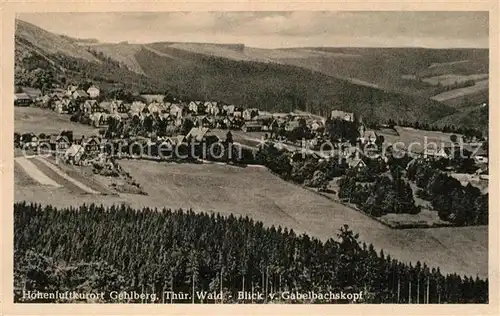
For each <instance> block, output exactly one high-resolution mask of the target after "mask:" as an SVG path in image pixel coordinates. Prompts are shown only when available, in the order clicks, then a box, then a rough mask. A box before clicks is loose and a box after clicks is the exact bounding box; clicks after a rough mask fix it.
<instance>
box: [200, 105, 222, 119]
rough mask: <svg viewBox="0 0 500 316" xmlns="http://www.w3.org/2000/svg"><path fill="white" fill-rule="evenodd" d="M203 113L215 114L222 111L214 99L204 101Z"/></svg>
mask: <svg viewBox="0 0 500 316" xmlns="http://www.w3.org/2000/svg"><path fill="white" fill-rule="evenodd" d="M204 106H205V113H207V114H210V115H213V116H216V115H219V113H221V112H222V108H221V106H220V105H219V104H218V103H217V102H215V101H208V102H205V104H204Z"/></svg>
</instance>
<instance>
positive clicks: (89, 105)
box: [83, 100, 101, 113]
mask: <svg viewBox="0 0 500 316" xmlns="http://www.w3.org/2000/svg"><path fill="white" fill-rule="evenodd" d="M100 110H101V107H100V104H99V103H98V102H97V100H86V101H85V103H84V104H83V112H84V113H96V112H99V111H100Z"/></svg>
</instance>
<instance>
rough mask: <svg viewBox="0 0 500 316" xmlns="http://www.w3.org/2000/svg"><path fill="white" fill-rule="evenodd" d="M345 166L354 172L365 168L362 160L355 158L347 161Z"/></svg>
mask: <svg viewBox="0 0 500 316" xmlns="http://www.w3.org/2000/svg"><path fill="white" fill-rule="evenodd" d="M347 165H348V167H349V169H356V170H360V169H362V168H364V167H366V163H365V162H364V161H363V160H362V159H360V158H357V157H354V158H349V159H347Z"/></svg>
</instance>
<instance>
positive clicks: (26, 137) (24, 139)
mask: <svg viewBox="0 0 500 316" xmlns="http://www.w3.org/2000/svg"><path fill="white" fill-rule="evenodd" d="M20 143H21V146H24V147H26V148H37V147H38V144H39V143H40V140H39V138H38V136H36V135H35V134H34V133H26V134H22V135H21V137H20Z"/></svg>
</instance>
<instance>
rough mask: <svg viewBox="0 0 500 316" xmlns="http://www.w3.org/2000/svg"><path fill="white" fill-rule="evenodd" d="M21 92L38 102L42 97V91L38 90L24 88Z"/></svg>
mask: <svg viewBox="0 0 500 316" xmlns="http://www.w3.org/2000/svg"><path fill="white" fill-rule="evenodd" d="M21 90H22V91H23V93H26V94H27V95H28V97H30V99H31V100H33V101H36V100H37V99H38V98H40V97H41V96H42V91H41V90H40V89H36V88H27V87H22V88H21Z"/></svg>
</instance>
